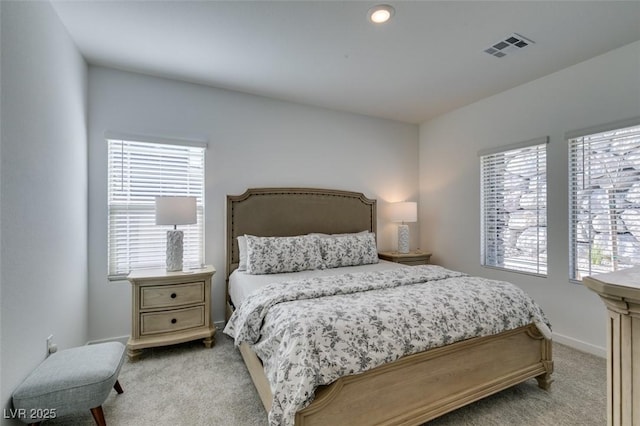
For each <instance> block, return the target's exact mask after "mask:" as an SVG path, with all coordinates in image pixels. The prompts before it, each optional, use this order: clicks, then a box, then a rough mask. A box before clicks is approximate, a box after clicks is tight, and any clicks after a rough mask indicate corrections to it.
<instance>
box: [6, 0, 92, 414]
mask: <svg viewBox="0 0 640 426" xmlns="http://www.w3.org/2000/svg"><path fill="white" fill-rule="evenodd" d="M0 11H1V13H0V15H1V43H2V45H1V52H2V53H1V55H2V74H1V77H0V78H1V86H0V87H1V91H2V101H1V105H2V106H1V121H2V129H1V131H2V133H1V150H2V157H1V161H2V162H1V166H0V184H1V186H0V197H1V199H2V203H1V205H0V216H1V217H2V222H1V227H0V232H1V233H2V240H1V243H0V244H1V247H0V282H1V285H2V290H1V291H2V300H1V302H0V303H1V315H2V322H1V324H2V342H1V345H0V352H1V354H2V361H1V362H2V364H1V367H2V368H1V369H0V370H1V379H2V380H1V381H2V385H1V393H2V395H1V398H2V399H1V401H0V402H1V405H2V408H7V407H9V402H10V397H11V392H12V391H13V389H14V388H15V387H16V386H17V385H18V384H19V383H20V382H21V381H22V380H23V379H24V377H25V376H26V375H27V374H28V373H29V372H30V371H31V370H32V369H33V368H35V366H36V365H37V364H38V363H40V362H41V361H42V360H44V358H45V356H46V338H47V336H48V335H49V334H53V335H54V337H55V341H56V342H57V343H58V346H59V347H60V348H66V347H71V346H77V345H81V344H84V343H85V342H86V339H87V302H88V292H87V255H86V249H87V183H88V178H87V140H86V119H87V117H86V108H87V100H86V95H87V87H86V84H87V66H86V64H85V62H84V60H83V59H82V57H81V56H80V55H79V53H78V51H77V49H76V48H75V45H74V44H73V43H72V42H71V40H70V38H69V37H68V34H67V32H66V30H65V28H64V27H63V26H62V24H61V23H60V21H59V19H58V17H57V15H56V13H55V12H54V10H53V9H52V7H51V5H50V4H49V3H48V2H6V1H3V2H0ZM3 417H4V416H3ZM3 421H4V419H3Z"/></svg>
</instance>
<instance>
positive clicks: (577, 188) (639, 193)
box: [569, 126, 640, 280]
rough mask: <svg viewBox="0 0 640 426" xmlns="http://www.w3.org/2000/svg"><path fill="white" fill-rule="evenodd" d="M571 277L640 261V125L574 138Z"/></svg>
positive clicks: (571, 145)
mask: <svg viewBox="0 0 640 426" xmlns="http://www.w3.org/2000/svg"><path fill="white" fill-rule="evenodd" d="M569 168H570V173H569V197H570V200H569V206H570V242H571V271H570V277H571V278H572V279H576V280H580V279H582V278H583V277H585V276H588V275H591V274H594V273H603V272H610V271H616V270H619V269H623V268H628V267H630V266H633V265H640V126H632V127H624V128H619V129H614V130H610V131H605V132H598V133H592V134H588V135H584V136H580V137H575V138H569Z"/></svg>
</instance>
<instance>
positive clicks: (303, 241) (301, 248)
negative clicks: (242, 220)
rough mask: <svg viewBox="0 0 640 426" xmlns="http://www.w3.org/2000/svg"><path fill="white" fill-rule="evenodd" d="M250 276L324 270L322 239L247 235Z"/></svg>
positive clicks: (307, 236)
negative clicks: (320, 243) (320, 241)
mask: <svg viewBox="0 0 640 426" xmlns="http://www.w3.org/2000/svg"><path fill="white" fill-rule="evenodd" d="M245 239H246V242H247V273H249V274H253V275H257V274H278V273H281V272H298V271H306V270H308V269H318V268H321V267H322V257H321V256H320V246H319V244H318V237H315V236H310V235H302V236H297V237H255V236H253V235H245Z"/></svg>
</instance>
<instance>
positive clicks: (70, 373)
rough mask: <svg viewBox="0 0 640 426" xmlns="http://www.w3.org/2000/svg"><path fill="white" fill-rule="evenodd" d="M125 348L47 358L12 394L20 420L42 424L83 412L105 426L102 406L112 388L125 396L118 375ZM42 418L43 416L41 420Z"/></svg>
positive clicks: (103, 346) (101, 347) (100, 347)
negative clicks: (88, 411)
mask: <svg viewBox="0 0 640 426" xmlns="http://www.w3.org/2000/svg"><path fill="white" fill-rule="evenodd" d="M124 352H125V347H124V345H123V344H122V343H119V342H109V343H100V344H96V345H87V346H81V347H77V348H72V349H66V350H63V351H59V352H56V353H54V354H52V355H50V356H49V357H48V358H47V359H45V360H44V361H43V362H42V363H41V364H40V365H39V366H38V367H36V369H35V370H34V371H33V372H32V373H31V374H29V376H28V377H27V378H26V379H25V380H24V382H22V384H21V385H20V386H18V388H16V390H15V391H14V392H13V407H14V409H15V410H18V412H20V413H22V414H23V415H22V416H20V420H22V421H23V422H25V423H29V424H39V423H40V422H41V421H43V420H46V419H47V418H46V417H44V418H43V417H41V416H43V415H44V416H48V418H52V417H61V416H65V415H67V414H71V413H74V412H78V411H82V410H91V414H93V418H94V419H95V421H96V424H98V425H106V422H105V419H104V413H103V411H102V404H103V403H104V401H105V400H106V399H107V396H109V392H110V391H111V388H114V389H115V390H116V392H118V393H122V388H121V387H120V383H119V382H118V374H119V373H120V368H121V367H122V363H123V361H124ZM39 416H40V417H39Z"/></svg>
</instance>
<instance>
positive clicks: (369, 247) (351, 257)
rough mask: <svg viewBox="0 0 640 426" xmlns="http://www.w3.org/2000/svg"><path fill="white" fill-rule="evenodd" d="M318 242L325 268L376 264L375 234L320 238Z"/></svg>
mask: <svg viewBox="0 0 640 426" xmlns="http://www.w3.org/2000/svg"><path fill="white" fill-rule="evenodd" d="M319 242H320V254H321V255H322V263H323V266H324V267H325V268H339V267H341V266H357V265H368V264H371V263H378V247H377V245H376V234H374V233H373V232H367V233H358V234H351V235H337V236H333V237H331V238H320V239H319Z"/></svg>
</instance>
